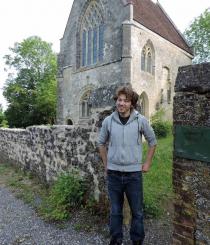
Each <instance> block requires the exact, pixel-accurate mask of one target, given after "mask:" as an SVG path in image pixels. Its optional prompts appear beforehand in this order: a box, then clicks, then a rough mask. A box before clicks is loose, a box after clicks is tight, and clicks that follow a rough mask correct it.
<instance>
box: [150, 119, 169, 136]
mask: <svg viewBox="0 0 210 245" xmlns="http://www.w3.org/2000/svg"><path fill="white" fill-rule="evenodd" d="M151 126H152V128H153V129H154V132H155V135H156V136H157V138H164V137H167V135H169V133H171V127H172V126H171V123H170V122H167V121H165V122H164V121H155V122H153V123H152V124H151Z"/></svg>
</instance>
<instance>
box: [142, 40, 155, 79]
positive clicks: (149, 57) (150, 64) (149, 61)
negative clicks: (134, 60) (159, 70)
mask: <svg viewBox="0 0 210 245" xmlns="http://www.w3.org/2000/svg"><path fill="white" fill-rule="evenodd" d="M154 68H155V52H154V48H153V45H152V43H151V41H148V42H147V44H146V45H145V46H144V47H143V49H142V52H141V70H142V71H145V72H148V73H150V74H152V75H154V74H155V69H154Z"/></svg>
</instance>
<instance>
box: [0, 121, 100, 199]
mask: <svg viewBox="0 0 210 245" xmlns="http://www.w3.org/2000/svg"><path fill="white" fill-rule="evenodd" d="M91 124H92V125H94V122H91ZM96 139H97V128H95V127H94V126H93V127H91V126H89V127H86V128H84V127H79V126H60V125H59V126H52V127H46V126H33V127H28V128H26V129H25V130H23V129H0V162H1V163H5V164H13V165H16V166H18V167H20V168H21V169H23V170H27V171H31V172H32V173H33V174H35V175H36V176H38V177H39V178H40V179H41V180H42V181H44V182H47V183H51V182H53V181H54V180H55V179H56V177H57V176H58V174H60V173H62V172H67V171H70V170H72V169H74V168H76V169H79V171H80V174H81V175H82V176H84V177H85V178H86V179H87V180H88V181H89V183H90V190H91V191H92V193H93V194H94V196H95V198H96V200H99V199H100V197H101V195H102V194H103V193H104V186H105V185H104V171H103V165H102V163H101V160H100V158H99V155H98V151H97V146H96Z"/></svg>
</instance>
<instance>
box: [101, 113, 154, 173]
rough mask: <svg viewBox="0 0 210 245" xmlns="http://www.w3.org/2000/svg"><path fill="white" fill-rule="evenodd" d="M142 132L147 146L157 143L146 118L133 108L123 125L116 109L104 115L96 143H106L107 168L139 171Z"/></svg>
mask: <svg viewBox="0 0 210 245" xmlns="http://www.w3.org/2000/svg"><path fill="white" fill-rule="evenodd" d="M142 134H143V135H144V137H145V139H146V141H147V142H148V145H149V147H152V146H154V145H156V144H157V142H156V138H155V134H154V131H153V129H152V127H151V126H150V125H149V123H148V121H147V119H146V118H145V117H144V116H142V115H141V114H139V113H138V112H137V111H135V110H133V111H132V112H131V115H130V117H129V120H128V122H127V123H126V124H125V125H123V124H122V123H121V121H120V119H119V114H118V112H117V111H115V112H113V113H112V114H111V115H110V116H108V117H106V118H105V119H104V121H103V123H102V127H101V130H100V133H99V137H98V144H99V146H100V145H103V146H105V145H106V144H107V143H108V156H107V169H110V170H117V171H121V172H135V171H141V169H142V167H141V164H142Z"/></svg>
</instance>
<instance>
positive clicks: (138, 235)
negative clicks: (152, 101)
mask: <svg viewBox="0 0 210 245" xmlns="http://www.w3.org/2000/svg"><path fill="white" fill-rule="evenodd" d="M114 99H115V101H116V111H115V112H113V113H112V114H111V115H110V116H108V117H107V118H105V120H104V121H103V124H102V128H101V130H100V134H99V139H98V143H99V152H100V155H101V158H102V160H103V163H104V167H105V172H106V174H107V183H108V193H109V200H110V204H111V210H110V235H111V241H110V243H109V245H120V244H122V240H123V231H122V225H123V203H124V193H125V194H126V196H127V199H128V203H129V206H130V209H131V213H132V221H131V228H130V238H131V240H132V242H133V245H140V244H143V240H144V237H145V234H144V224H143V190H142V172H148V171H149V169H150V166H151V164H152V158H153V155H154V152H155V147H156V138H155V134H154V132H153V130H152V128H151V127H150V126H149V123H148V121H147V120H146V118H145V117H144V116H142V115H141V114H139V113H138V112H137V111H136V110H135V109H134V108H136V104H137V101H138V95H137V93H135V92H134V91H133V90H132V88H131V87H127V86H124V87H120V88H119V89H118V90H117V92H116V95H115V97H114ZM142 134H143V135H144V137H145V139H146V141H147V142H148V146H149V148H148V152H147V156H146V161H145V162H144V163H143V164H142ZM107 143H108V152H107V147H106V145H107Z"/></svg>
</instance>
